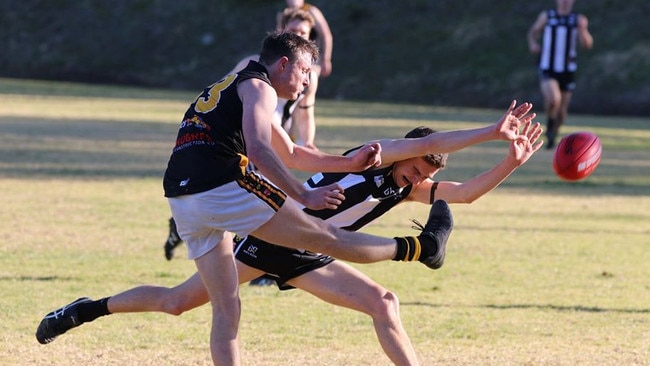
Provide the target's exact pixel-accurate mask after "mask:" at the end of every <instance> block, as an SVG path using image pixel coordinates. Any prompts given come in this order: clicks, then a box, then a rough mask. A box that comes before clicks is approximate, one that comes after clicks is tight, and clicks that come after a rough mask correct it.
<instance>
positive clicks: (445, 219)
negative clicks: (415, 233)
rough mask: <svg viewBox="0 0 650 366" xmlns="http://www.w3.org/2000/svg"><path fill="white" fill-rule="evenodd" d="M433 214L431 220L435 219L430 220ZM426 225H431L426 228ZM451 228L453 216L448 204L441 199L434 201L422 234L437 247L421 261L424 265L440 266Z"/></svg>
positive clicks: (443, 259)
mask: <svg viewBox="0 0 650 366" xmlns="http://www.w3.org/2000/svg"><path fill="white" fill-rule="evenodd" d="M434 215H435V218H434V219H433V220H435V221H433V222H432V217H434ZM428 226H433V227H432V228H430V229H429V230H427V227H428ZM453 228H454V217H453V216H452V214H451V209H450V208H449V205H448V204H447V202H445V201H443V200H437V201H435V202H434V203H433V206H432V207H431V212H430V214H429V220H427V225H426V226H425V230H424V232H423V233H422V234H423V235H427V236H429V237H430V238H432V239H433V240H434V241H435V242H436V244H437V245H438V249H437V250H436V254H435V255H432V256H431V257H428V258H425V259H424V260H422V261H421V262H422V263H423V264H424V265H425V266H427V267H429V268H431V269H439V268H440V267H442V265H443V264H444V261H445V256H446V255H447V241H448V240H449V236H450V235H451V232H452V230H453Z"/></svg>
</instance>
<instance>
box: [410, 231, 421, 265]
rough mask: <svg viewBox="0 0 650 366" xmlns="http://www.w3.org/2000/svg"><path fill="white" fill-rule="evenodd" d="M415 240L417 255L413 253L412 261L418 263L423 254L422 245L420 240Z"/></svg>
mask: <svg viewBox="0 0 650 366" xmlns="http://www.w3.org/2000/svg"><path fill="white" fill-rule="evenodd" d="M413 239H415V253H413V254H414V255H413V258H411V261H417V260H419V259H420V254H421V253H422V245H421V244H420V239H418V237H417V236H415V237H413Z"/></svg>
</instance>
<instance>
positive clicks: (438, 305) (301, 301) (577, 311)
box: [0, 80, 650, 365]
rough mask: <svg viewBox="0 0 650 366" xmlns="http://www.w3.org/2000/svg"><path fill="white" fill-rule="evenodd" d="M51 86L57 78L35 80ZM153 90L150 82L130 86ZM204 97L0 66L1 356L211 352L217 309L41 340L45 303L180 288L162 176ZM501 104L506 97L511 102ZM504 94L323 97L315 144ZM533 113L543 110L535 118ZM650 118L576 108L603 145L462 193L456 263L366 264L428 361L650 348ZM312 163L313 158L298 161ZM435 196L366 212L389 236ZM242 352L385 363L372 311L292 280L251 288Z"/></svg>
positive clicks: (129, 319)
mask: <svg viewBox="0 0 650 366" xmlns="http://www.w3.org/2000/svg"><path fill="white" fill-rule="evenodd" d="M40 91H45V93H41V92H40ZM141 92H147V93H148V95H149V96H148V97H147V98H137V99H134V98H133V97H134V96H135V95H137V94H139V93H141ZM192 97H193V95H192V94H183V93H175V92H174V93H171V92H170V93H167V92H165V91H160V90H157V91H148V90H143V89H120V88H107V89H105V91H103V89H102V88H101V87H97V86H85V85H79V84H57V83H41V82H31V83H29V82H28V83H16V82H15V81H12V80H0V192H2V193H1V194H0V197H1V198H2V202H3V209H2V210H0V222H2V225H1V226H0V237H1V238H2V241H1V243H2V245H1V246H0V289H1V293H2V296H1V297H0V314H2V320H3V327H2V328H3V329H2V331H0V364H7V365H72V364H93V365H208V364H210V356H209V350H208V337H209V327H210V312H209V308H208V307H207V306H204V307H203V308H200V309H196V310H194V311H191V312H188V313H186V314H183V315H182V316H180V317H171V316H167V315H162V314H130V315H120V316H111V317H107V318H101V319H98V320H96V321H95V322H94V323H91V324H87V325H84V326H82V327H81V328H79V329H75V330H72V331H70V333H69V334H66V335H64V336H62V337H61V338H60V339H57V340H56V341H55V342H54V343H52V344H50V345H47V346H42V345H40V344H38V343H37V342H36V340H35V338H34V335H33V334H34V331H35V328H36V326H37V324H38V322H39V321H40V319H41V318H42V316H43V315H44V314H45V313H47V312H49V311H51V310H52V309H54V308H56V307H59V306H61V305H63V304H65V303H68V302H70V301H72V300H74V299H76V298H77V297H80V296H90V297H93V298H100V297H103V296H107V295H110V294H113V293H116V292H119V291H122V290H125V289H127V288H130V287H132V286H136V285H139V284H160V285H168V286H172V285H175V284H178V283H180V282H181V281H182V280H184V279H185V278H186V277H187V276H189V275H190V274H191V273H193V272H194V265H193V263H192V262H190V261H187V260H183V256H184V255H185V251H184V249H182V248H181V249H180V250H179V251H178V253H177V259H175V260H173V261H171V262H167V261H165V259H164V257H163V251H162V243H163V241H164V239H165V237H166V230H167V228H166V225H167V218H168V216H169V209H168V207H167V203H166V201H165V199H164V197H163V195H162V188H161V177H162V173H163V171H164V168H165V164H166V161H167V157H168V154H169V151H170V149H171V147H172V142H173V140H174V137H175V130H176V124H177V122H178V119H179V118H180V116H181V115H182V113H183V112H184V109H185V106H186V104H187V103H188V102H189V100H190V99H191V98H192ZM504 108H505V106H504ZM501 113H502V111H500V110H481V109H463V108H443V107H427V106H405V105H398V104H395V105H391V104H373V103H349V102H336V101H320V102H319V105H318V108H317V118H318V123H319V125H318V141H317V142H318V144H319V145H320V146H321V147H322V148H323V149H324V150H326V151H329V152H332V153H340V152H342V151H343V150H345V149H347V148H350V147H353V146H356V145H358V144H360V143H362V142H364V141H366V140H370V139H375V138H383V137H399V136H402V135H403V134H404V133H406V132H407V131H408V130H410V129H411V128H412V127H415V126H418V125H427V126H431V127H433V128H435V129H439V130H446V129H453V128H469V127H474V126H480V125H483V124H486V123H489V122H492V121H493V120H495V119H496V118H498V116H500V115H501ZM540 120H541V119H540ZM649 122H650V120H648V119H647V118H646V119H643V118H620V117H598V116H587V115H571V116H570V121H569V124H568V125H567V127H566V128H565V129H564V132H567V133H568V132H572V131H578V130H591V131H594V132H596V133H597V134H598V135H599V136H600V138H601V139H602V143H603V146H604V150H603V151H604V152H603V158H602V161H601V163H600V166H599V167H598V169H597V170H596V172H595V173H594V175H593V176H591V177H589V178H588V179H587V180H585V181H582V182H578V183H565V182H562V181H560V180H558V179H557V178H556V177H555V176H554V175H553V174H552V168H551V153H550V152H549V151H546V150H542V151H539V152H538V153H537V154H536V155H535V156H534V157H533V159H531V161H530V162H529V163H528V164H527V165H526V166H524V167H522V168H520V169H519V170H518V171H517V172H515V174H514V175H513V176H512V177H511V178H510V179H509V180H508V181H507V182H506V183H504V184H503V185H502V186H501V187H500V188H498V189H496V190H495V191H493V192H491V193H490V194H489V195H487V196H486V197H484V198H482V199H480V200H479V201H477V202H475V203H473V204H472V205H464V206H462V205H455V206H453V207H452V208H453V210H454V217H455V222H456V226H455V230H454V233H453V235H452V237H451V239H450V244H449V249H448V255H447V261H446V263H445V266H444V267H443V268H442V269H441V270H439V271H436V272H432V271H430V270H428V269H426V268H425V267H424V266H422V265H418V264H403V263H393V262H386V263H378V264H372V265H359V266H357V267H358V268H360V269H361V270H362V271H364V272H365V273H367V274H368V275H370V276H371V277H372V278H373V279H375V280H376V281H378V282H379V283H381V284H382V285H384V286H386V287H387V288H389V289H391V290H393V291H395V292H396V293H397V294H398V295H399V297H400V300H401V304H402V306H401V313H402V318H403V322H404V326H405V328H406V329H407V331H408V333H409V335H410V336H411V339H412V341H413V343H414V345H415V347H416V350H417V351H418V354H419V355H420V357H421V359H422V361H423V364H424V365H432V364H436V365H632V364H636V365H643V364H648V362H649V361H648V360H650V305H649V304H650V282H649V281H648V279H649V278H650V266H648V263H650V247H649V246H648V239H647V238H648V237H649V234H650V225H649V224H648V222H650V163H648V162H649V161H650V130H649V129H648V126H650V125H649V124H648V123H649ZM505 152H506V146H505V144H504V143H499V142H495V143H487V144H483V145H480V146H476V147H472V148H469V149H467V150H465V151H462V152H459V153H456V154H453V155H452V156H451V157H450V160H449V168H448V169H447V170H445V171H443V172H441V173H440V174H439V176H438V178H441V179H451V180H464V179H467V178H469V177H471V176H473V175H475V174H477V173H480V172H481V171H483V170H485V169H487V168H488V167H489V166H491V165H492V164H495V163H497V162H498V161H499V160H500V159H501V158H502V156H504V154H505ZM300 174H301V176H303V177H304V176H305V174H304V173H300ZM426 214H427V207H425V206H423V205H404V206H403V207H397V208H396V209H395V210H393V211H392V212H390V213H389V214H388V215H387V216H386V217H385V218H382V219H381V220H379V221H378V222H376V223H373V224H372V225H370V226H368V227H367V228H366V229H365V230H366V231H367V232H371V233H375V234H381V235H386V236H394V235H398V234H402V233H408V232H410V230H411V229H410V228H409V227H410V225H409V222H408V221H407V219H408V218H412V217H413V218H424V217H426ZM241 298H242V304H243V315H242V322H241V333H240V334H241V341H242V355H243V360H244V364H245V365H288V364H289V365H293V364H304V365H388V364H389V363H388V360H387V358H386V357H385V356H384V355H383V353H382V351H381V349H380V347H379V345H378V342H377V340H376V337H375V335H374V332H373V328H372V323H371V321H370V319H369V318H368V317H367V316H365V315H362V314H359V313H356V312H353V311H350V310H347V309H342V308H337V307H333V306H331V305H329V304H325V303H323V302H320V301H318V300H316V299H314V298H312V297H311V296H310V295H308V294H306V293H303V292H300V291H289V292H278V291H277V290H276V289H275V288H270V287H269V288H256V287H249V286H242V288H241Z"/></svg>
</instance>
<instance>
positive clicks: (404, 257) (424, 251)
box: [393, 235, 437, 262]
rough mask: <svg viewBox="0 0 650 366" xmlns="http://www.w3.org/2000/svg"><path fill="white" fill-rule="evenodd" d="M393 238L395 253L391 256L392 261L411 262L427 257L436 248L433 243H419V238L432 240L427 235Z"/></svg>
mask: <svg viewBox="0 0 650 366" xmlns="http://www.w3.org/2000/svg"><path fill="white" fill-rule="evenodd" d="M394 239H395V241H396V242H397V254H395V258H393V260H394V261H404V262H412V261H417V260H420V259H421V258H428V257H429V256H431V254H432V253H433V251H434V250H435V249H436V248H437V245H436V244H435V243H433V245H422V243H420V240H423V241H429V240H433V239H432V238H430V237H429V236H428V235H420V236H417V237H416V236H402V237H395V238H394Z"/></svg>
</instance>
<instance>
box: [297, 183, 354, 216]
mask: <svg viewBox="0 0 650 366" xmlns="http://www.w3.org/2000/svg"><path fill="white" fill-rule="evenodd" d="M344 200H345V196H344V195H343V187H341V185H339V184H338V183H332V184H330V185H328V186H325V187H319V188H314V189H312V190H310V191H308V192H307V196H306V197H305V200H304V202H305V207H307V208H311V209H312V210H323V209H330V210H336V208H337V207H339V205H340V204H341V203H343V201H344Z"/></svg>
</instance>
